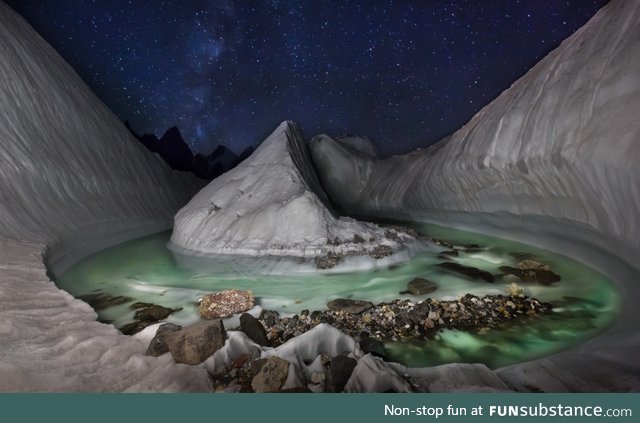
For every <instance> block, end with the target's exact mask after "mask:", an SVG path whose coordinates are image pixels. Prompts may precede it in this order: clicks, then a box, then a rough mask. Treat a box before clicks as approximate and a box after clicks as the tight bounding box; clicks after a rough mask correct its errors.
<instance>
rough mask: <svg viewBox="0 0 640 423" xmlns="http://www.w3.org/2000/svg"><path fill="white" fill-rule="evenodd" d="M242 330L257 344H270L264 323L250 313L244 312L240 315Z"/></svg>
mask: <svg viewBox="0 0 640 423" xmlns="http://www.w3.org/2000/svg"><path fill="white" fill-rule="evenodd" d="M240 330H241V331H242V332H244V333H245V335H247V336H248V337H249V338H251V339H252V340H253V341H254V342H255V343H256V344H258V345H262V346H268V345H269V340H268V339H267V331H266V330H265V329H264V326H262V323H260V321H259V320H258V319H256V318H255V317H253V316H252V315H250V314H249V313H242V315H241V316H240Z"/></svg>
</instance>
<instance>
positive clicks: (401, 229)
mask: <svg viewBox="0 0 640 423" xmlns="http://www.w3.org/2000/svg"><path fill="white" fill-rule="evenodd" d="M383 226H384V227H385V229H386V230H385V236H386V237H387V238H389V239H393V240H394V241H395V240H398V239H399V238H400V234H403V235H406V236H410V237H412V238H416V239H417V238H421V237H422V236H421V235H420V234H419V233H418V231H416V230H415V229H413V228H410V227H408V226H402V225H383Z"/></svg>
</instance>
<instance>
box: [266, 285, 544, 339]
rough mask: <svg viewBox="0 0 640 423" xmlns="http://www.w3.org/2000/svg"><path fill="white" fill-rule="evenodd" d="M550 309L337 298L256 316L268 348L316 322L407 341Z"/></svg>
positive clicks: (487, 299)
mask: <svg viewBox="0 0 640 423" xmlns="http://www.w3.org/2000/svg"><path fill="white" fill-rule="evenodd" d="M336 301H339V303H336ZM551 309H552V305H551V304H548V303H544V302H541V301H539V300H537V299H535V298H531V297H527V296H524V295H522V294H517V295H485V296H483V297H477V296H475V295H471V294H466V295H465V296H463V297H461V298H459V299H458V300H452V301H443V300H437V299H432V298H427V299H425V300H422V301H411V300H407V299H396V300H392V301H389V302H382V303H380V304H377V305H374V304H372V303H370V302H366V301H360V300H347V299H340V300H334V301H332V302H330V303H329V309H328V310H323V311H320V310H316V311H312V312H309V311H308V310H303V311H302V312H300V313H299V314H296V315H294V316H292V317H282V318H281V317H280V316H279V313H278V312H276V311H270V310H263V311H262V313H261V314H260V316H259V317H258V319H257V320H258V321H259V322H260V323H261V324H262V325H263V326H264V328H265V331H266V334H267V339H268V340H269V343H270V345H269V346H273V347H277V346H279V345H282V344H283V343H285V342H286V341H288V340H289V339H292V338H294V337H296V336H299V335H301V334H303V333H305V332H307V331H309V330H311V329H313V328H314V327H315V326H317V325H319V324H321V323H327V324H329V325H331V326H333V327H335V328H336V329H339V330H341V331H343V332H345V333H346V334H348V335H350V336H352V337H354V338H356V339H360V340H362V339H366V338H373V339H376V340H378V341H409V340H424V339H428V338H430V337H432V336H434V335H435V334H436V333H437V332H438V331H439V330H440V329H459V330H466V331H470V330H476V329H477V330H483V328H496V327H498V326H500V325H501V324H503V323H505V322H508V321H511V320H513V319H515V318H520V317H533V316H537V315H539V314H544V313H546V312H549V311H550V310H551Z"/></svg>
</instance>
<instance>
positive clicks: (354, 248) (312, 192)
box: [171, 122, 408, 257]
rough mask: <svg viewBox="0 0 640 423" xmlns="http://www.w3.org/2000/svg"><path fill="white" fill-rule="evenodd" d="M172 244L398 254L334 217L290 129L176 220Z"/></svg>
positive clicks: (204, 251)
mask: <svg viewBox="0 0 640 423" xmlns="http://www.w3.org/2000/svg"><path fill="white" fill-rule="evenodd" d="M401 236H402V235H401ZM354 237H356V239H357V237H359V238H360V239H358V242H355V241H354ZM336 238H338V239H340V242H338V243H336V242H334V241H335V239H336ZM405 238H407V239H408V237H405ZM171 243H172V245H173V246H175V247H177V249H178V251H181V252H185V253H194V254H199V255H215V254H242V255H252V256H263V255H271V256H301V257H314V256H319V255H323V254H327V253H329V252H335V253H343V254H344V253H349V252H363V251H371V250H372V249H373V248H375V247H376V246H378V245H388V246H390V247H392V248H393V249H397V248H398V247H399V246H400V244H399V242H397V241H395V240H391V239H388V238H387V237H386V235H385V230H384V229H382V228H380V227H379V226H377V225H374V224H371V223H366V222H359V221H357V220H354V219H351V218H348V217H338V216H337V215H336V214H335V212H334V211H333V210H332V207H331V204H330V202H329V200H328V198H327V196H326V194H325V192H324V190H323V189H322V186H321V185H320V182H319V180H318V177H317V175H316V171H315V169H314V167H313V164H312V163H311V158H310V157H309V152H308V149H307V145H306V143H305V141H304V140H303V138H302V136H301V134H300V132H299V130H298V128H297V127H296V126H295V125H294V124H292V123H291V122H283V123H282V124H280V126H278V128H276V130H275V131H273V133H272V134H271V135H270V136H269V137H268V138H267V139H266V140H265V141H264V142H263V143H262V144H261V145H260V146H259V147H258V148H257V149H256V151H255V152H254V153H253V154H252V155H251V156H250V157H249V158H248V159H246V160H245V161H243V162H242V163H241V164H240V165H238V166H237V167H236V168H235V169H232V170H231V171H229V172H227V173H225V174H224V175H222V176H221V177H219V178H217V179H215V180H213V181H212V182H211V183H210V184H209V185H207V186H206V187H205V188H204V189H202V190H201V191H200V192H199V193H198V194H197V195H196V196H195V197H194V198H193V199H192V200H191V201H190V202H189V203H188V204H187V205H186V206H185V207H184V208H182V209H181V210H180V211H179V212H178V213H177V215H176V217H175V224H174V230H173V234H172V236H171Z"/></svg>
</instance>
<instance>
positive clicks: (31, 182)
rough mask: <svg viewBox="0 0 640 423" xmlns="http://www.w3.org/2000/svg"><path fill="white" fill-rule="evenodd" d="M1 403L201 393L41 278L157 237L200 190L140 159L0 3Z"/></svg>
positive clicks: (202, 381)
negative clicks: (87, 395)
mask: <svg viewBox="0 0 640 423" xmlns="http://www.w3.org/2000/svg"><path fill="white" fill-rule="evenodd" d="M0 75H2V77H1V78H0V175H1V176H0V391H23V390H29V391H49V390H55V391H67V390H73V391H78V390H79V391H113V390H117V391H124V390H127V389H132V390H135V391H145V390H154V391H157V390H160V391H165V390H206V389H207V387H208V383H209V382H208V378H207V376H206V372H205V371H204V370H203V369H199V368H193V369H191V368H185V367H184V366H178V365H175V364H173V363H171V362H170V361H168V360H156V359H151V358H148V357H145V356H144V352H145V349H146V344H145V343H143V342H141V341H139V340H136V339H133V338H130V337H127V336H124V335H122V334H120V332H119V331H117V330H116V329H115V328H114V327H113V326H112V325H106V324H102V323H99V322H97V321H96V317H97V316H96V313H95V312H94V311H93V310H92V309H91V307H89V306H88V305H87V304H86V303H84V302H82V301H79V300H76V299H74V298H73V297H72V296H71V295H69V294H67V293H66V292H64V291H62V290H60V289H58V288H57V287H56V286H55V284H54V283H53V282H51V280H50V279H49V277H48V275H47V269H46V268H45V265H44V262H43V257H44V260H46V261H47V264H48V265H49V268H50V269H52V270H53V271H54V272H58V271H60V270H62V269H64V267H65V266H68V265H69V264H70V263H72V262H73V261H74V260H78V259H79V258H80V257H82V256H84V255H87V254H91V253H92V252H94V251H96V250H97V249H100V248H104V247H106V246H109V245H112V244H113V243H117V242H119V241H122V240H126V239H129V238H133V237H136V236H142V235H144V234H148V233H151V232H154V231H158V230H162V229H165V228H167V227H169V225H170V219H171V217H172V216H173V214H174V213H175V211H176V210H177V209H178V208H179V207H181V206H182V205H183V204H184V203H186V202H187V201H188V200H189V198H190V197H191V195H192V194H193V193H194V192H195V191H197V189H198V188H199V187H200V186H201V182H200V181H198V180H197V179H196V178H195V177H192V176H190V175H187V174H178V173H176V172H173V171H172V170H171V169H169V167H168V166H167V165H166V164H165V163H164V162H163V161H162V159H160V157H158V156H156V155H154V154H151V153H149V152H148V151H146V149H145V147H144V146H143V145H141V144H140V143H139V142H138V141H137V140H135V139H134V138H133V136H132V135H131V134H130V133H129V131H128V130H127V129H126V128H125V126H124V125H123V124H122V123H121V122H120V121H119V119H118V118H117V117H116V116H115V115H114V114H113V113H111V112H110V111H109V110H108V109H107V107H106V106H105V105H104V104H103V103H102V102H101V101H100V100H99V99H98V98H97V97H96V96H95V95H94V94H93V93H92V92H91V91H90V90H89V89H88V88H87V86H86V85H85V84H84V82H83V81H82V80H81V79H80V77H79V76H78V75H77V74H76V73H75V72H74V71H73V69H72V68H71V67H70V66H69V65H68V64H67V63H65V61H64V60H63V59H62V57H60V55H59V54H58V53H57V52H56V51H55V50H54V49H53V48H52V47H51V46H49V45H48V44H47V43H46V42H45V41H44V40H43V39H42V38H40V36H39V35H38V34H37V33H36V32H35V31H34V30H33V29H32V28H31V27H30V26H29V25H28V24H27V23H26V22H25V21H24V20H23V19H22V18H21V17H20V16H18V15H17V14H16V13H15V12H14V11H13V10H11V9H10V8H9V7H8V6H6V5H5V4H4V3H3V2H0Z"/></svg>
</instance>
